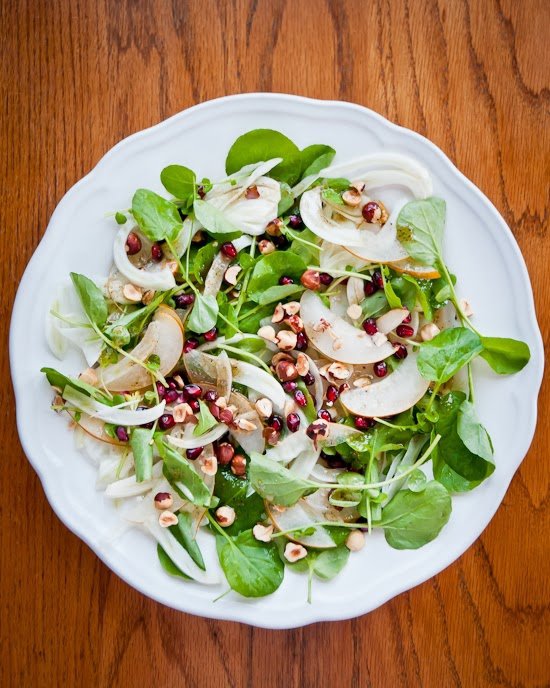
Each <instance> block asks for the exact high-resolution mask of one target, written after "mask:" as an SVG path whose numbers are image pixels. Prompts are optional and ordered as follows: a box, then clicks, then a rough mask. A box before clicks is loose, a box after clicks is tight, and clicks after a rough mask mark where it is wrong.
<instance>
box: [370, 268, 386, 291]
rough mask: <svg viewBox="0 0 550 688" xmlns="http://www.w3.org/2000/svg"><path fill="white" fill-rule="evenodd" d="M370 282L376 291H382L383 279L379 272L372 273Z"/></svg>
mask: <svg viewBox="0 0 550 688" xmlns="http://www.w3.org/2000/svg"><path fill="white" fill-rule="evenodd" d="M372 281H373V283H374V285H375V286H376V288H377V289H384V278H383V277H382V273H381V272H380V270H375V271H374V272H373V273H372Z"/></svg>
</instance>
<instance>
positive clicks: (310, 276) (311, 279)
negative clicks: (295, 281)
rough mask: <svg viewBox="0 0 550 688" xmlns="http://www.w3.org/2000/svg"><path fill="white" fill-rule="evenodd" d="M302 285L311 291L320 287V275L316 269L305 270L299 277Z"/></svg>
mask: <svg viewBox="0 0 550 688" xmlns="http://www.w3.org/2000/svg"><path fill="white" fill-rule="evenodd" d="M300 282H301V283H302V286H303V287H305V288H306V289H311V291H317V290H318V289H320V287H321V277H320V275H319V271H318V270H306V271H305V272H304V273H302V276H301V277H300Z"/></svg>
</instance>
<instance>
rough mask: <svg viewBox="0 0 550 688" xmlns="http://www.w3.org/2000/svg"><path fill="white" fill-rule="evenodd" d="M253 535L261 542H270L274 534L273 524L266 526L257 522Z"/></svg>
mask: <svg viewBox="0 0 550 688" xmlns="http://www.w3.org/2000/svg"><path fill="white" fill-rule="evenodd" d="M252 535H254V537H255V538H256V540H259V541H260V542H270V541H271V536H272V535H273V526H264V525H262V524H261V523H257V524H256V525H255V526H254V528H252Z"/></svg>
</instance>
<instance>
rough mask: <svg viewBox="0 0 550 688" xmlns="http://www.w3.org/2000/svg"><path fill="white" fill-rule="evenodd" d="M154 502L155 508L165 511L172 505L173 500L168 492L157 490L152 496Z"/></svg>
mask: <svg viewBox="0 0 550 688" xmlns="http://www.w3.org/2000/svg"><path fill="white" fill-rule="evenodd" d="M154 502H155V509H159V510H160V511H166V509H169V508H170V507H171V506H172V504H173V503H174V500H173V498H172V495H171V494H170V493H169V492H157V494H156V495H155V496H154Z"/></svg>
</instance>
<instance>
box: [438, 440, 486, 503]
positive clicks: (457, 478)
mask: <svg viewBox="0 0 550 688" xmlns="http://www.w3.org/2000/svg"><path fill="white" fill-rule="evenodd" d="M432 466H433V473H434V478H435V479H436V480H437V481H438V482H440V483H441V484H442V485H444V486H445V487H446V488H447V490H448V491H449V492H450V493H456V492H469V491H470V490H473V489H474V488H476V487H477V486H478V485H480V484H481V483H482V482H483V480H467V479H466V478H464V477H463V476H461V475H459V474H458V473H457V472H456V471H454V470H453V469H452V468H451V467H450V466H449V465H448V464H447V463H446V462H445V458H444V456H443V454H442V453H441V451H440V448H439V445H438V446H437V447H436V448H435V450H434V452H433V453H432Z"/></svg>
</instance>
